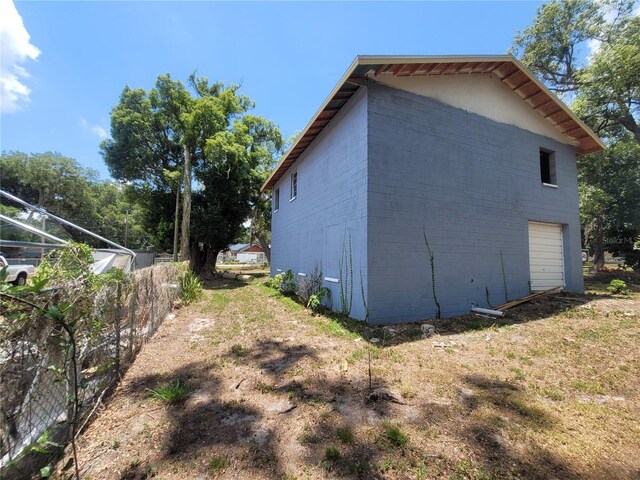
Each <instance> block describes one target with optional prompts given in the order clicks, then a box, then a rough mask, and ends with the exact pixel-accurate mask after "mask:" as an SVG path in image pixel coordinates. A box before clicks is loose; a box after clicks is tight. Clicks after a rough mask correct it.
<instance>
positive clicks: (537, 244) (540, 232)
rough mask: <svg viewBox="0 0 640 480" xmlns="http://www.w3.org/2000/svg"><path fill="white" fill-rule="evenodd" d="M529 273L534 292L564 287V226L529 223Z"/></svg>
mask: <svg viewBox="0 0 640 480" xmlns="http://www.w3.org/2000/svg"><path fill="white" fill-rule="evenodd" d="M529 271H530V273H531V290H532V291H534V292H537V291H541V290H547V289H549V288H553V287H564V256H563V254H562V225H558V224H553V223H536V222H529Z"/></svg>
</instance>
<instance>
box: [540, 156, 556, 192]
mask: <svg viewBox="0 0 640 480" xmlns="http://www.w3.org/2000/svg"><path fill="white" fill-rule="evenodd" d="M540 180H541V181H542V183H543V185H549V186H554V187H555V186H556V185H557V179H556V155H555V153H554V152H552V151H551V150H544V149H542V148H541V149H540Z"/></svg>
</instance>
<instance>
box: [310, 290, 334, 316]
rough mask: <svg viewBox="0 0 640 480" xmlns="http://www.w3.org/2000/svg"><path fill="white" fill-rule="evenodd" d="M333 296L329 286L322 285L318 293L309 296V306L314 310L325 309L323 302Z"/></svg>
mask: <svg viewBox="0 0 640 480" xmlns="http://www.w3.org/2000/svg"><path fill="white" fill-rule="evenodd" d="M325 298H326V299H329V298H331V290H329V289H328V288H327V287H320V290H318V292H317V293H314V294H313V295H311V296H310V297H309V301H308V302H307V308H310V309H311V310H313V311H314V312H318V311H320V310H322V309H323V307H324V306H323V305H322V302H323V301H324V299H325Z"/></svg>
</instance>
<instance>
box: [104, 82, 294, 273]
mask: <svg viewBox="0 0 640 480" xmlns="http://www.w3.org/2000/svg"><path fill="white" fill-rule="evenodd" d="M253 106H254V105H253V102H252V101H251V100H250V99H249V98H248V97H246V96H244V95H242V94H240V93H239V92H238V86H236V85H229V86H227V85H224V84H222V83H210V82H209V81H208V80H207V79H206V78H204V77H198V76H196V75H195V74H194V75H191V77H190V78H189V82H188V84H187V86H185V85H184V84H183V83H182V82H179V81H174V80H172V79H171V77H170V76H169V75H160V76H159V77H158V80H157V81H156V85H155V87H154V88H153V89H151V90H150V91H149V92H146V91H144V90H142V89H135V90H131V89H129V88H125V90H124V91H123V93H122V95H121V98H120V102H119V103H118V105H116V106H115V107H114V109H113V111H112V116H111V125H112V126H111V136H112V139H110V140H107V141H105V142H104V143H103V144H102V153H103V156H104V159H105V161H106V163H107V165H109V168H110V170H111V173H112V174H113V175H114V176H115V177H116V178H118V179H121V180H126V181H129V182H131V192H132V195H134V196H135V195H137V196H138V198H139V199H140V202H142V203H143V204H144V205H145V210H146V211H147V212H148V213H147V215H148V217H149V218H153V219H154V220H155V221H156V224H157V225H159V226H161V228H162V230H163V231H164V232H165V233H167V234H168V232H169V231H170V230H171V228H169V227H170V226H172V227H173V230H174V231H175V227H176V226H177V212H178V208H177V201H178V198H179V195H180V189H179V188H176V183H177V182H176V181H175V179H176V174H180V176H181V178H182V182H181V184H182V193H183V202H182V228H181V242H180V244H181V247H180V252H181V256H182V258H183V260H186V259H190V260H191V265H192V268H193V269H194V270H196V271H202V270H212V269H214V268H215V255H216V254H217V251H219V250H220V249H222V248H224V247H226V246H227V245H228V244H229V243H230V242H232V241H233V240H235V238H236V237H237V236H238V235H239V233H240V231H241V226H242V223H243V222H244V221H246V220H247V218H248V217H249V214H250V210H251V206H252V205H253V204H255V202H256V201H257V199H258V194H257V192H259V177H260V175H259V173H258V170H260V168H262V169H265V168H266V167H264V165H266V164H269V165H271V164H272V163H273V156H274V155H277V153H278V152H279V151H280V149H281V147H282V138H281V136H280V133H279V131H278V129H277V127H276V126H275V125H274V124H272V123H271V122H268V121H266V120H264V119H262V118H260V117H256V116H254V115H250V114H248V111H249V110H250V109H252V108H253ZM192 186H194V187H195V192H194V195H193V197H194V198H193V208H192V199H191V197H192V195H191V188H192ZM169 195H171V196H172V197H173V198H175V202H173V205H175V207H176V208H173V209H171V208H167V202H166V201H164V202H163V201H160V198H166V197H168V196H169ZM158 205H162V207H161V208H154V206H158ZM170 212H175V214H174V215H173V220H172V219H171V213H170ZM157 233H158V234H159V233H160V232H157ZM163 243H168V242H163Z"/></svg>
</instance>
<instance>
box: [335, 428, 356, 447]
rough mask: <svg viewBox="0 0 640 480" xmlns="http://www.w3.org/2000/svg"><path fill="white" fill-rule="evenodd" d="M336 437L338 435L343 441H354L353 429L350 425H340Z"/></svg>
mask: <svg viewBox="0 0 640 480" xmlns="http://www.w3.org/2000/svg"><path fill="white" fill-rule="evenodd" d="M336 437H338V439H339V440H340V441H341V442H342V443H352V442H353V431H352V430H351V428H349V427H338V428H336Z"/></svg>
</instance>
